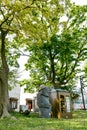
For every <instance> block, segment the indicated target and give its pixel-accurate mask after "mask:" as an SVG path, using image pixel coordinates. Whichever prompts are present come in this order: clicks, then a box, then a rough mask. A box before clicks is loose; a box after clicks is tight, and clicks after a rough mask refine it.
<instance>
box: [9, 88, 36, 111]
mask: <svg viewBox="0 0 87 130" xmlns="http://www.w3.org/2000/svg"><path fill="white" fill-rule="evenodd" d="M24 88H25V87H14V88H13V89H12V90H11V91H9V101H10V107H11V110H15V111H20V110H23V109H25V108H26V106H29V108H30V109H31V111H36V109H38V106H37V102H36V93H34V94H31V93H25V92H24Z"/></svg>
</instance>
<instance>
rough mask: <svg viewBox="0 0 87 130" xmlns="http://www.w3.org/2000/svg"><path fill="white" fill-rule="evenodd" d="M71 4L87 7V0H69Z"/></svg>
mask: <svg viewBox="0 0 87 130" xmlns="http://www.w3.org/2000/svg"><path fill="white" fill-rule="evenodd" d="M71 1H72V2H75V4H77V5H87V0H71Z"/></svg>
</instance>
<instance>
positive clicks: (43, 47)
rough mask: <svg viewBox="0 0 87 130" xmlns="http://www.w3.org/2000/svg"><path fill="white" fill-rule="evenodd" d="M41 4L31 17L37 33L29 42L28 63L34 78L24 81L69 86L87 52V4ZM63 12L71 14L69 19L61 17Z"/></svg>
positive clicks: (65, 14)
mask: <svg viewBox="0 0 87 130" xmlns="http://www.w3.org/2000/svg"><path fill="white" fill-rule="evenodd" d="M37 8H38V10H33V16H32V19H31V20H32V22H33V26H32V28H33V29H32V30H31V31H32V33H33V31H36V37H35V36H34V37H32V39H31V41H29V43H30V44H28V45H26V50H27V51H29V52H30V55H29V60H28V63H27V64H26V69H29V70H30V79H29V80H24V81H23V82H22V85H23V84H27V89H29V90H30V89H32V87H36V88H38V86H39V85H40V84H42V83H44V84H52V85H53V86H54V87H63V86H65V85H67V86H68V84H69V82H70V83H71V80H72V79H73V78H74V77H75V74H76V73H77V72H78V66H79V65H80V62H81V61H83V60H85V58H86V55H87V49H86V41H87V40H86V32H87V27H86V20H87V16H86V11H87V8H86V6H76V5H74V4H73V5H71V4H70V3H69V1H66V3H64V2H63V1H62V3H60V1H56V0H55V1H47V2H44V3H43V4H41V3H39V2H38V3H37ZM63 16H66V17H67V21H65V20H61V17H62V18H63ZM79 71H80V70H79ZM33 90H34V89H33Z"/></svg>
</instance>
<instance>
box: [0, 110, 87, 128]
mask: <svg viewBox="0 0 87 130" xmlns="http://www.w3.org/2000/svg"><path fill="white" fill-rule="evenodd" d="M12 115H13V116H14V117H15V118H14V117H13V118H11V119H10V118H5V119H0V130H87V111H75V112H74V113H73V118H72V119H54V118H50V119H44V118H38V115H37V114H30V117H29V116H27V117H26V116H24V115H22V114H20V113H12Z"/></svg>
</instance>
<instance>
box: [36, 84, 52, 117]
mask: <svg viewBox="0 0 87 130" xmlns="http://www.w3.org/2000/svg"><path fill="white" fill-rule="evenodd" d="M49 91H50V88H49V87H46V86H44V85H41V86H40V90H39V92H38V94H37V105H38V107H39V116H40V117H43V118H50V116H51V105H50V102H49Z"/></svg>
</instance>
